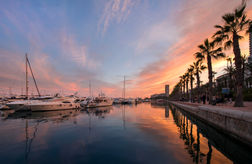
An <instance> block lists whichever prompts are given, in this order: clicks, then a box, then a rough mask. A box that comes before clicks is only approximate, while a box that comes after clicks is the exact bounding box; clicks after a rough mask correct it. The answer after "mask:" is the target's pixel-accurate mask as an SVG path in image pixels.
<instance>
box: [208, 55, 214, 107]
mask: <svg viewBox="0 0 252 164" xmlns="http://www.w3.org/2000/svg"><path fill="white" fill-rule="evenodd" d="M207 67H208V79H209V84H208V85H209V87H208V96H209V104H212V100H213V70H212V61H211V56H210V55H207Z"/></svg>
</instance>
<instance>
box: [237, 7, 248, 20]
mask: <svg viewBox="0 0 252 164" xmlns="http://www.w3.org/2000/svg"><path fill="white" fill-rule="evenodd" d="M245 8H246V4H242V5H241V6H240V7H238V8H236V9H235V17H237V18H241V17H242V15H243V14H244V10H245Z"/></svg>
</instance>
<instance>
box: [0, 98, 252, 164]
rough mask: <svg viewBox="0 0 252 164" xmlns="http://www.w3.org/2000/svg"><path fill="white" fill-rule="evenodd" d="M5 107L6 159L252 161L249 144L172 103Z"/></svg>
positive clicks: (0, 124)
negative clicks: (11, 109)
mask: <svg viewBox="0 0 252 164" xmlns="http://www.w3.org/2000/svg"><path fill="white" fill-rule="evenodd" d="M94 109H95V110H94ZM5 112H8V111H1V120H0V130H1V132H2V133H1V135H0V145H1V147H0V154H1V158H0V163H7V162H8V163H15V162H17V161H18V162H19V163H27V162H28V163H34V162H36V163H45V162H47V163H48V162H49V163H54V162H59V161H61V162H63V161H64V162H70V163H83V162H84V163H85V162H87V163H100V162H104V160H106V162H107V163H153V159H155V163H164V161H166V162H165V163H250V161H251V160H252V159H251V149H250V148H249V147H247V146H246V145H243V144H241V143H239V142H237V141H235V140H233V139H232V138H230V137H228V136H227V135H225V134H224V133H222V132H221V131H219V130H217V129H215V128H213V127H211V126H209V125H207V124H205V123H204V122H201V121H199V120H197V119H195V117H193V116H191V115H188V114H186V113H184V112H183V111H181V110H179V109H177V108H176V107H175V106H172V105H162V104H161V105H160V104H151V103H142V104H139V105H113V106H111V107H106V108H103V109H102V108H100V109H99V108H93V109H92V110H63V111H51V112H32V113H26V112H21V113H20V112H19V113H15V112H14V113H11V112H10V113H5ZM237 153H238V154H237ZM52 155H53V156H52ZM181 156H183V158H181Z"/></svg>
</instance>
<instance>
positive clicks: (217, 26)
mask: <svg viewBox="0 0 252 164" xmlns="http://www.w3.org/2000/svg"><path fill="white" fill-rule="evenodd" d="M214 27H215V28H219V29H221V30H222V29H223V27H222V26H221V25H218V24H217V25H215V26H214Z"/></svg>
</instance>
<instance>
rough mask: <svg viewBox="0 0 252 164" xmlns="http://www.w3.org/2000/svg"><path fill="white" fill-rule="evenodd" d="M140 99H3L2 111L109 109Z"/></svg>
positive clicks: (61, 97) (75, 97)
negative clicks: (108, 107)
mask: <svg viewBox="0 0 252 164" xmlns="http://www.w3.org/2000/svg"><path fill="white" fill-rule="evenodd" d="M140 102H143V101H140V99H121V98H115V99H112V98H109V97H106V96H105V95H99V96H98V97H95V98H92V97H87V98H85V97H84V98H80V97H77V96H75V95H71V96H59V95H55V96H41V97H37V98H31V99H23V98H19V99H2V100H1V102H0V103H1V106H0V109H13V110H15V111H33V112H34V111H55V110H65V109H78V108H97V107H107V106H112V105H113V104H135V103H140Z"/></svg>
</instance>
